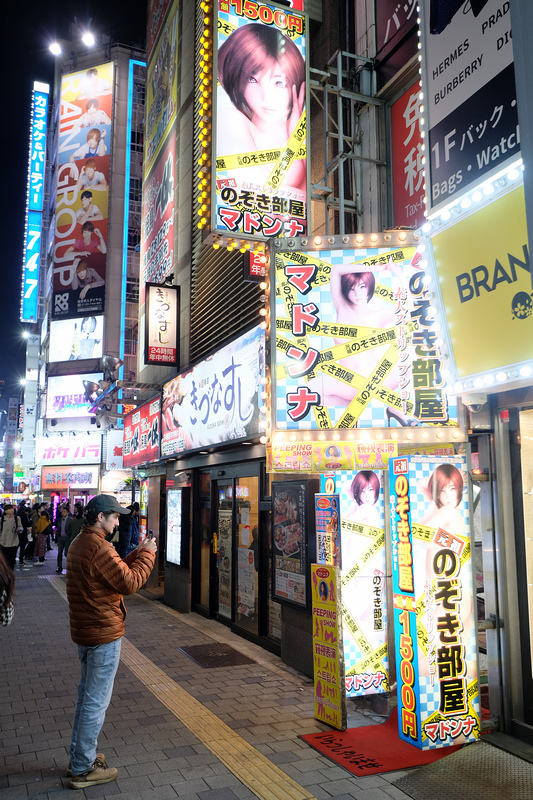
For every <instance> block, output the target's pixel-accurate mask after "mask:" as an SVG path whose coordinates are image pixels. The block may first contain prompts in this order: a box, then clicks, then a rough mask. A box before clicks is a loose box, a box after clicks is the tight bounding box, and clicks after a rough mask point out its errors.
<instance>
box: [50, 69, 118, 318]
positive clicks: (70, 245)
mask: <svg viewBox="0 0 533 800" xmlns="http://www.w3.org/2000/svg"><path fill="white" fill-rule="evenodd" d="M113 81H114V70H113V63H112V62H110V63H107V64H99V65H98V66H95V67H93V68H91V69H89V70H82V71H80V72H72V73H69V74H67V75H63V77H62V79H61V101H60V102H61V105H60V115H59V142H58V167H57V186H56V218H55V219H56V227H55V232H54V233H55V236H54V282H53V291H54V295H53V304H52V317H53V319H61V318H68V317H87V316H90V315H96V314H103V312H104V305H105V281H106V260H107V222H108V204H109V197H108V194H109V176H110V164H111V156H112V143H113Z"/></svg>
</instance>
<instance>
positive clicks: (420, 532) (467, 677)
mask: <svg viewBox="0 0 533 800" xmlns="http://www.w3.org/2000/svg"><path fill="white" fill-rule="evenodd" d="M389 482H390V504H391V525H392V583H393V602H394V609H393V611H394V637H395V649H396V679H397V684H398V728H399V736H400V739H402V740H403V741H405V742H408V743H409V744H412V745H414V746H415V747H418V748H419V749H421V750H432V749H434V748H437V747H448V746H450V745H457V744H464V743H465V742H472V741H475V740H476V739H477V738H478V737H479V735H480V702H479V692H478V674H477V637H476V622H475V607H474V604H475V602H476V597H475V593H474V584H473V574H472V571H473V565H472V551H471V542H470V530H469V495H468V473H467V469H466V457H465V456H451V457H450V458H447V459H442V458H441V457H439V456H437V457H427V456H401V457H398V458H396V459H394V460H393V461H391V463H390V474H389Z"/></svg>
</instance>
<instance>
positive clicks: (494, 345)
mask: <svg viewBox="0 0 533 800" xmlns="http://www.w3.org/2000/svg"><path fill="white" fill-rule="evenodd" d="M431 246H432V248H433V255H434V258H435V264H436V266H437V270H438V273H439V282H440V287H441V292H442V298H443V301H444V303H445V305H446V316H447V319H448V323H449V328H450V336H451V340H452V346H453V353H454V358H455V366H456V369H457V376H458V377H459V378H464V377H465V376H466V375H472V374H475V373H477V372H483V371H485V370H492V369H498V368H502V367H505V366H507V365H509V364H514V363H519V362H520V361H524V360H526V359H530V358H531V355H532V347H531V342H532V341H533V315H532V312H533V300H532V296H531V274H530V259H529V244H528V237H527V225H526V209H525V200H524V189H523V187H522V186H521V187H519V188H517V189H514V190H513V191H512V192H509V194H506V195H505V196H504V197H500V198H498V199H497V200H494V201H493V202H492V203H490V205H488V206H486V207H485V208H482V209H480V210H479V211H476V212H475V213H474V214H471V215H470V216H469V217H467V218H466V219H463V220H461V221H460V222H456V223H455V225H453V227H451V228H448V229H447V230H444V231H443V232H442V233H439V234H438V235H436V236H435V237H433V239H432V240H431ZM487 320H491V323H492V324H490V325H487ZM480 331H483V334H482V335H483V347H472V342H474V341H475V340H476V339H477V338H478V337H479V334H480Z"/></svg>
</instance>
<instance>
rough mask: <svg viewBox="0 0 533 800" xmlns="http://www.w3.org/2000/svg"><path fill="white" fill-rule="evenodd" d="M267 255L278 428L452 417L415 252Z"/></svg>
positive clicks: (422, 268) (448, 420)
mask: <svg viewBox="0 0 533 800" xmlns="http://www.w3.org/2000/svg"><path fill="white" fill-rule="evenodd" d="M376 238H377V235H376ZM272 260H273V262H274V276H273V280H275V286H276V299H275V321H274V327H275V347H274V346H273V348H272V349H273V351H274V352H275V364H274V371H275V384H276V389H275V394H274V397H273V408H274V409H275V427H276V428H277V429H278V430H282V429H284V430H287V429H290V430H295V429H296V430H306V429H307V430H308V429H321V428H322V429H331V428H338V429H343V428H344V429H345V428H355V427H359V428H384V427H392V426H399V425H406V424H410V423H415V424H416V423H419V424H421V425H431V426H435V425H446V426H448V425H452V426H455V425H457V410H456V407H455V406H454V405H453V402H452V401H451V400H449V399H448V396H447V391H446V383H445V379H444V376H443V354H442V351H441V348H442V340H441V339H440V337H439V334H438V332H437V331H438V321H437V319H436V317H437V309H436V307H435V305H434V300H432V299H430V293H429V289H428V286H429V281H430V278H431V276H430V275H429V274H428V272H427V266H428V263H427V262H426V261H425V260H424V259H423V257H422V254H421V252H420V251H418V250H416V249H415V247H412V246H406V247H390V246H385V247H374V248H365V249H360V250H353V249H342V250H328V251H317V252H307V251H294V252H281V253H276V254H275V259H272Z"/></svg>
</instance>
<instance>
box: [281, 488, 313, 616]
mask: <svg viewBox="0 0 533 800" xmlns="http://www.w3.org/2000/svg"><path fill="white" fill-rule="evenodd" d="M307 491H308V485H307V482H306V481H302V482H299V481H287V482H285V481H279V482H278V481H276V482H275V483H273V484H272V507H273V518H274V533H273V543H272V552H273V554H274V564H273V581H272V597H273V599H274V600H277V601H278V602H279V601H283V602H284V603H288V604H289V605H294V606H297V607H300V608H307V605H308V602H309V577H308V566H307V563H308V558H307V534H308V525H309V519H308V495H307Z"/></svg>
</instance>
